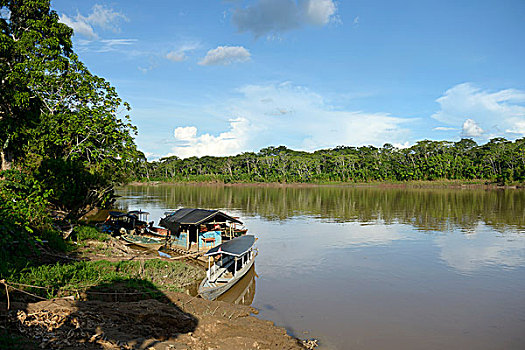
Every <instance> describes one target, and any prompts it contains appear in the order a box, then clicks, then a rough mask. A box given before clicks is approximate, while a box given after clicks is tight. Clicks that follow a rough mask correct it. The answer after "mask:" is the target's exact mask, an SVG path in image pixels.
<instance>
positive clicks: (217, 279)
mask: <svg viewBox="0 0 525 350" xmlns="http://www.w3.org/2000/svg"><path fill="white" fill-rule="evenodd" d="M255 241H256V238H255V237H254V236H253V235H244V236H241V237H237V238H234V239H232V240H230V241H227V242H225V243H223V244H220V245H218V246H216V247H214V248H212V249H210V250H209V251H208V252H207V253H206V254H204V255H205V256H207V257H208V259H209V260H208V270H207V271H206V277H205V278H204V280H203V281H202V282H201V284H200V286H199V290H198V293H199V295H200V296H202V297H203V298H205V299H208V300H215V299H217V298H218V297H219V296H220V295H222V294H223V293H225V292H226V291H227V290H229V289H230V288H231V287H232V286H234V285H235V283H237V282H238V281H239V280H240V279H241V278H242V277H243V276H244V275H245V274H246V273H247V272H248V271H249V270H250V268H251V267H252V266H253V264H254V261H255V257H256V256H257V251H256V250H255V249H254V247H253V246H254V244H255Z"/></svg>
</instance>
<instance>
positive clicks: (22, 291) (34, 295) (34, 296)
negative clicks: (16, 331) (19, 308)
mask: <svg viewBox="0 0 525 350" xmlns="http://www.w3.org/2000/svg"><path fill="white" fill-rule="evenodd" d="M0 283H2V284H3V285H4V286H5V289H6V291H7V298H8V304H7V306H8V307H7V309H8V310H9V307H10V304H9V292H8V287H9V288H13V289H14V290H16V291H19V292H21V293H24V294H27V295H30V296H32V297H33V298H37V299H40V300H47V299H46V298H42V297H41V296H38V295H36V294H33V293H29V292H26V291H25V290H23V289H19V288H16V287H13V286H10V285H9V284H7V282H6V281H5V280H0ZM34 287H36V286H34Z"/></svg>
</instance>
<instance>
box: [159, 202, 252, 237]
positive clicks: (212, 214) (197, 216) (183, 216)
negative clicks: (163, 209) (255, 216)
mask: <svg viewBox="0 0 525 350" xmlns="http://www.w3.org/2000/svg"><path fill="white" fill-rule="evenodd" d="M212 221H219V222H222V221H231V222H236V223H239V224H242V222H240V221H239V220H237V219H234V218H232V217H231V216H229V215H227V214H224V213H223V212H221V211H219V210H208V209H196V208H181V209H179V210H177V211H176V212H174V213H172V214H169V215H167V216H166V217H165V218H163V219H161V220H160V226H162V227H166V228H167V229H169V230H171V231H172V232H177V230H178V227H179V226H180V225H200V224H203V223H206V222H212Z"/></svg>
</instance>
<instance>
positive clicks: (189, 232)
mask: <svg viewBox="0 0 525 350" xmlns="http://www.w3.org/2000/svg"><path fill="white" fill-rule="evenodd" d="M165 214H166V216H165V217H164V218H162V219H161V220H160V226H162V227H165V228H166V229H168V230H169V231H170V232H169V233H170V240H169V243H168V245H169V246H170V247H171V248H172V249H177V248H178V249H185V250H191V251H200V250H206V249H209V248H213V247H215V246H217V245H219V244H221V243H223V242H224V241H228V240H230V239H232V238H235V237H237V236H240V235H243V234H245V233H246V231H247V230H245V229H243V227H242V222H241V221H240V220H239V219H238V218H235V217H232V216H230V215H228V214H225V213H223V212H221V211H219V210H208V209H197V208H181V209H178V210H177V211H175V212H167V213H165ZM239 225H241V228H240V227H239Z"/></svg>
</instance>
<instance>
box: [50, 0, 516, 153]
mask: <svg viewBox="0 0 525 350" xmlns="http://www.w3.org/2000/svg"><path fill="white" fill-rule="evenodd" d="M51 4H52V7H53V9H54V10H55V11H56V12H57V13H58V15H59V16H60V21H61V22H63V23H65V24H67V25H69V26H70V27H72V28H73V29H74V37H73V43H74V50H75V52H76V53H77V54H78V55H79V57H80V59H81V60H82V61H83V62H84V63H85V64H86V65H87V66H88V68H89V69H90V71H91V72H92V73H94V74H96V75H98V76H101V77H104V78H105V79H107V80H108V81H109V82H110V83H111V84H112V85H113V86H114V87H115V88H116V89H117V92H118V93H119V95H120V97H121V98H122V99H123V100H125V101H127V102H129V103H130V105H131V107H132V110H131V112H130V116H131V119H132V122H133V124H135V125H136V126H137V127H138V131H139V134H138V136H137V137H136V142H137V145H138V147H139V149H140V150H142V151H143V152H144V153H145V154H146V156H147V157H148V159H149V160H155V159H159V158H161V157H166V156H173V155H175V156H178V157H181V158H186V157H190V156H199V157H200V156H204V155H213V156H224V155H235V154H240V153H243V152H257V151H259V150H260V149H262V148H265V147H268V146H279V145H284V146H287V147H289V148H292V149H296V150H305V151H313V150H317V149H322V148H332V147H336V146H341V145H344V146H366V145H373V146H376V147H380V146H382V145H384V144H385V143H390V144H392V145H394V146H396V147H400V148H401V147H409V146H411V145H413V144H414V143H416V142H417V141H421V140H425V139H427V140H448V141H457V140H460V139H461V138H464V137H468V138H472V139H473V140H475V141H476V142H478V143H480V144H481V143H485V142H487V141H488V140H490V139H491V138H494V137H505V138H507V139H508V140H515V139H517V138H522V137H525V45H524V44H523V40H524V39H523V37H524V36H525V1H523V0H499V1H498V0H494V1H486V0H462V1H457V0H453V1H451V0H436V1H434V0H417V1H408V0H400V1H391V0H355V1H346V0H339V1H334V0H249V1H248V0H229V1H226V0H223V1H220V0H215V1H213V0H200V1H187V0H185V1H178V0H151V1H149V2H147V3H146V2H144V1H138V0H114V1H104V0H95V1H91V0H82V1H80V0H52V2H51Z"/></svg>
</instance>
